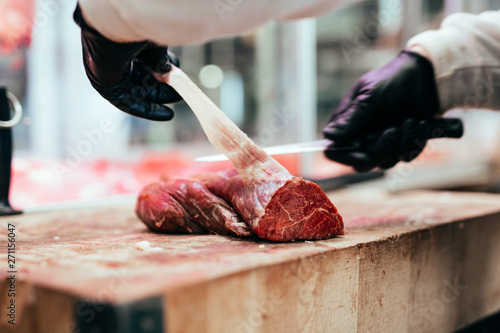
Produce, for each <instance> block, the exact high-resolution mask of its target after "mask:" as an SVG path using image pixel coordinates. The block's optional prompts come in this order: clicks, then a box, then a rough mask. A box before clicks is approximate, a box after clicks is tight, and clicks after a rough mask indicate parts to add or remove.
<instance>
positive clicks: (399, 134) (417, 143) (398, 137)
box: [325, 118, 463, 172]
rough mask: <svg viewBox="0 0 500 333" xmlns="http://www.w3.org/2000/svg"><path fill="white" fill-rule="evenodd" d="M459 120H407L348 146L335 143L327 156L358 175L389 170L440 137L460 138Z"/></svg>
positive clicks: (370, 134)
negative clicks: (378, 169) (359, 173)
mask: <svg viewBox="0 0 500 333" xmlns="http://www.w3.org/2000/svg"><path fill="white" fill-rule="evenodd" d="M462 135H463V125H462V122H461V120H460V119H452V118H449V119H445V118H443V119H435V120H430V121H428V120H415V119H412V118H410V119H407V120H405V121H404V122H403V123H402V124H401V126H398V127H390V128H388V129H386V130H385V131H383V132H377V133H369V134H365V135H363V136H361V137H360V138H358V139H356V140H352V141H351V142H350V145H349V146H346V145H339V144H338V143H332V144H331V145H330V146H329V148H328V149H327V150H326V151H325V155H326V156H327V157H328V158H329V159H331V160H333V161H336V162H339V163H343V164H347V165H350V166H352V167H353V168H354V169H355V170H356V171H358V172H366V171H370V170H372V169H374V168H376V167H379V168H381V169H389V168H392V167H393V166H395V165H396V164H397V163H398V162H400V161H403V162H410V161H412V160H413V159H415V158H416V157H417V156H418V155H419V154H420V153H421V152H422V151H423V150H424V148H425V146H426V144H427V141H428V140H430V139H438V138H445V137H447V138H460V137H461V136H462Z"/></svg>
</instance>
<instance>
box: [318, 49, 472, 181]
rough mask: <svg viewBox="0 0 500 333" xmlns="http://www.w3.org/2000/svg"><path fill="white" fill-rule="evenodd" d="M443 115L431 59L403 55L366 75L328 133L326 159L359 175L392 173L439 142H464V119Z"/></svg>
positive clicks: (345, 101) (343, 105)
mask: <svg viewBox="0 0 500 333" xmlns="http://www.w3.org/2000/svg"><path fill="white" fill-rule="evenodd" d="M439 111H440V106H439V97H438V91H437V86H436V82H435V79H434V69H433V67H432V64H431V63H430V61H429V60H427V59H426V58H425V57H423V56H421V55H419V54H417V53H414V52H410V51H402V52H401V53H400V54H399V55H398V56H397V57H396V58H395V59H393V60H392V61H391V62H389V63H388V64H387V65H385V66H384V67H382V68H379V69H376V70H373V71H371V72H368V73H367V74H365V75H363V76H362V77H361V78H360V79H359V80H358V82H357V83H356V84H355V85H354V87H353V88H352V89H351V90H350V91H349V93H347V94H346V96H344V98H343V99H342V101H341V103H340V105H339V107H338V108H337V110H336V112H335V113H334V114H333V116H332V117H331V119H330V123H329V124H328V125H327V126H326V127H325V128H324V129H323V133H324V135H325V137H326V138H327V139H330V140H332V141H333V144H332V145H331V146H330V149H328V150H327V151H326V152H325V155H326V156H327V157H328V158H329V159H331V160H334V161H337V162H340V163H343V164H347V165H351V166H353V167H354V168H355V169H356V170H357V171H369V170H371V169H373V168H375V167H380V168H383V169H387V168H391V167H393V166H394V165H395V164H396V163H398V162H399V161H405V162H409V161H411V160H413V159H414V158H415V157H417V156H418V154H419V153H420V152H421V151H422V150H423V148H424V147H425V143H426V142H427V140H429V139H432V138H436V137H461V136H462V133H463V126H462V123H461V121H460V120H459V119H447V120H444V119H436V115H438V113H439Z"/></svg>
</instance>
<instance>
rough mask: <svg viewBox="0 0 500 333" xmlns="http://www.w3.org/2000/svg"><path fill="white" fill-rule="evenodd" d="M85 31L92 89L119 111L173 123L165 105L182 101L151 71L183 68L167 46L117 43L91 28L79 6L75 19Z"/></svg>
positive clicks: (84, 44) (83, 42) (85, 61)
mask: <svg viewBox="0 0 500 333" xmlns="http://www.w3.org/2000/svg"><path fill="white" fill-rule="evenodd" d="M73 17H74V20H75V22H76V23H77V24H78V25H79V26H80V28H81V29H82V47H83V62H84V65H85V72H86V73H87V76H88V78H89V80H90V82H91V84H92V86H93V87H94V88H95V89H96V90H97V91H98V92H99V94H100V95H101V96H102V97H104V98H105V99H107V100H108V101H109V102H111V104H113V105H114V106H116V107H117V108H118V109H120V110H122V111H124V112H126V113H128V114H131V115H134V116H137V117H141V118H146V119H150V120H159V121H164V120H170V119H172V118H173V116H174V112H173V110H172V109H171V108H169V107H167V106H165V105H163V104H167V103H174V102H178V101H180V100H181V99H182V98H181V97H180V96H179V94H177V92H176V91H175V90H174V89H173V88H172V87H170V86H168V85H166V84H164V83H160V82H158V81H156V80H155V79H154V78H153V76H152V75H151V71H154V72H158V73H166V72H168V71H170V69H171V64H174V65H176V66H178V65H179V63H178V60H177V58H176V57H175V56H174V55H173V54H172V53H170V52H168V48H167V47H166V46H160V45H157V44H154V43H152V42H148V41H143V42H136V43H116V42H113V41H111V40H109V39H107V38H105V37H104V36H102V35H101V34H100V33H99V32H98V31H96V30H95V29H93V28H92V27H91V26H89V25H88V24H87V23H86V22H85V20H84V18H83V16H82V12H81V10H80V7H79V6H77V8H76V10H75V13H74V15H73Z"/></svg>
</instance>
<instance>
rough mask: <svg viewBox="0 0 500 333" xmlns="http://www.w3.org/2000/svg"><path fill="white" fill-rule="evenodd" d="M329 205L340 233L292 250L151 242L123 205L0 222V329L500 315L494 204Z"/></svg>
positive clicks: (359, 324) (498, 200)
mask: <svg viewBox="0 0 500 333" xmlns="http://www.w3.org/2000/svg"><path fill="white" fill-rule="evenodd" d="M329 196H330V198H331V199H332V202H333V203H334V204H335V205H336V206H337V208H338V209H339V212H340V213H341V214H342V216H343V217H344V222H345V228H346V234H345V235H344V236H340V237H336V238H333V239H330V240H321V241H306V242H295V243H273V242H268V241H263V240H259V239H241V238H234V237H225V236H217V235H165V234H155V233H152V232H150V231H148V230H147V229H146V227H145V226H144V225H143V224H142V223H141V222H140V221H139V220H138V219H137V217H136V216H135V214H134V212H133V207H132V206H131V205H113V206H109V207H98V208H97V207H96V208H92V209H88V208H87V209H69V210H59V211H50V212H38V213H26V214H24V215H19V216H11V217H2V218H1V221H2V227H1V230H0V245H1V251H2V258H4V259H3V260H5V264H2V267H3V268H2V271H0V276H1V278H2V279H1V281H2V282H1V285H0V286H1V288H0V312H1V316H0V331H1V332H38V333H59V332H81V333H86V332H106V333H108V332H109V333H113V332H133V333H140V332H169V333H174V332H175V333H177V332H217V333H219V332H449V331H454V330H457V329H460V328H463V327H465V326H467V325H469V324H471V323H473V322H476V321H478V320H480V319H482V318H485V317H486V316H489V315H492V314H495V313H497V312H499V311H500V256H499V255H498V254H499V253H500V242H499V241H498V240H499V239H500V196H498V195H489V194H472V193H448V192H430V191H419V192H408V193H404V194H398V195H390V194H386V193H381V192H369V191H360V192H356V193H347V192H346V193H342V192H335V193H331V194H330V195H329ZM12 227H14V228H15V232H14V234H15V235H14V236H15V237H14V239H11V238H12V237H11V236H13V235H12V234H10V235H9V232H10V231H9V230H8V228H12ZM12 241H14V242H15V252H12V251H10V253H11V255H13V256H14V257H15V263H14V265H13V266H12V267H8V266H7V254H8V253H7V246H8V244H11V243H12ZM8 271H9V272H10V271H14V272H15V273H8ZM12 276H14V285H13V284H12ZM12 288H14V292H15V296H12V294H9V291H12ZM12 299H14V302H15V310H14V320H15V325H12V323H9V322H8V320H11V318H12V316H10V317H9V314H10V315H12V311H11V309H9V308H8V307H9V306H10V304H11V302H12Z"/></svg>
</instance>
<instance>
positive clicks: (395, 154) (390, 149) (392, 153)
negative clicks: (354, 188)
mask: <svg viewBox="0 0 500 333" xmlns="http://www.w3.org/2000/svg"><path fill="white" fill-rule="evenodd" d="M400 141H401V131H400V130H399V129H398V128H395V127H391V128H388V129H387V130H385V131H384V132H382V134H381V135H380V136H379V137H378V139H377V140H376V141H375V143H374V144H373V145H372V146H371V147H370V148H369V152H370V155H371V156H373V157H372V160H373V161H374V163H376V166H380V167H381V168H384V169H388V168H391V167H393V166H394V165H396V163H398V162H399V151H398V147H399V143H400Z"/></svg>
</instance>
